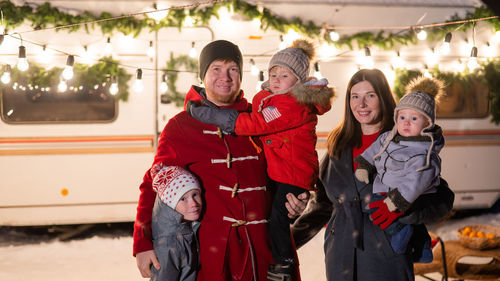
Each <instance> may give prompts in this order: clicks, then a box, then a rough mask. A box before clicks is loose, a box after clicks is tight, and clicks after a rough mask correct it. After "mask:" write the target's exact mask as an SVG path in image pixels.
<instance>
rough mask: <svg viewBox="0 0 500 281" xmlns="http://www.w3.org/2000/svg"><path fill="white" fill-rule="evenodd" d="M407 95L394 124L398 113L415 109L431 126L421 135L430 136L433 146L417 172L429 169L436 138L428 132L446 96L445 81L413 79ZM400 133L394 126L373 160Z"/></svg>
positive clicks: (395, 111) (398, 107)
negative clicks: (439, 105) (437, 109)
mask: <svg viewBox="0 0 500 281" xmlns="http://www.w3.org/2000/svg"><path fill="white" fill-rule="evenodd" d="M406 93H407V94H406V95H404V96H403V97H402V98H401V99H400V100H399V102H398V104H397V105H396V108H395V109H394V122H395V123H396V122H397V118H398V111H399V110H401V109H413V110H416V111H418V112H420V113H421V114H422V115H423V116H425V118H427V120H428V121H429V124H428V125H427V126H426V127H425V128H423V129H422V131H420V135H422V136H428V137H429V138H430V139H431V144H430V147H429V150H428V151H427V161H426V164H425V166H423V167H421V168H419V169H417V171H421V170H425V169H427V168H428V167H429V162H430V155H431V151H432V148H433V147H434V137H433V135H432V133H431V132H428V131H427V130H428V129H430V128H432V127H433V126H434V123H435V120H436V102H438V101H439V98H440V97H441V96H443V94H444V83H443V81H441V80H439V79H435V78H427V77H424V76H420V77H417V78H415V79H413V80H412V81H411V82H410V83H409V84H408V85H407V86H406ZM397 133H398V128H397V125H394V127H393V128H392V131H391V133H390V134H388V135H387V138H386V140H385V144H384V146H383V147H382V149H381V150H380V152H379V153H377V154H376V155H375V156H374V157H373V158H374V159H375V158H378V157H380V156H381V155H382V153H383V152H384V151H385V150H386V149H387V147H388V146H389V142H390V141H391V140H392V139H393V138H394V136H396V134H397Z"/></svg>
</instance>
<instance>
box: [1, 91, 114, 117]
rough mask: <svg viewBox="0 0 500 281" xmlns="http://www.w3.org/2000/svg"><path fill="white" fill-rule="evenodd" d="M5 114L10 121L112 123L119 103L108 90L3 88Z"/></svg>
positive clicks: (2, 110)
mask: <svg viewBox="0 0 500 281" xmlns="http://www.w3.org/2000/svg"><path fill="white" fill-rule="evenodd" d="M0 95H1V116H2V120H3V121H4V122H6V123H14V124H16V123H80V122H111V121H113V120H114V119H115V118H116V114H117V111H118V106H117V102H116V101H115V98H114V97H113V96H111V95H110V94H109V93H108V91H107V89H106V88H105V87H104V88H101V87H99V88H98V89H76V90H74V89H69V90H68V91H66V92H63V93H60V92H57V90H49V91H46V90H45V89H43V90H42V89H35V88H31V89H29V88H26V87H16V88H15V89H13V88H12V87H2V89H1V91H0Z"/></svg>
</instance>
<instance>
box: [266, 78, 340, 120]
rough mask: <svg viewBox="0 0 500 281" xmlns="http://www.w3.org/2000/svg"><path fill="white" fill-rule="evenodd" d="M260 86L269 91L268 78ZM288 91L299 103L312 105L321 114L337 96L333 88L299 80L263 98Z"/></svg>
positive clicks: (329, 107) (330, 106)
mask: <svg viewBox="0 0 500 281" xmlns="http://www.w3.org/2000/svg"><path fill="white" fill-rule="evenodd" d="M310 79H314V78H309V79H308V80H307V81H309V80H310ZM261 88H262V89H263V90H265V91H268V92H271V90H270V87H269V80H267V81H266V82H264V83H263V84H262V86H261ZM288 93H290V95H291V96H292V97H293V98H295V99H296V100H297V101H298V102H299V103H301V104H305V105H308V106H312V107H314V108H315V109H316V113H317V114H318V115H322V114H324V113H326V112H327V111H328V110H330V109H331V108H332V102H333V99H334V98H335V97H336V96H337V92H336V91H335V89H334V88H331V87H328V86H315V85H314V86H311V85H304V83H301V82H300V81H299V82H297V83H296V84H295V85H294V86H293V87H291V88H289V89H286V90H282V91H278V92H275V93H273V94H271V95H270V96H268V97H266V98H265V99H268V98H270V97H272V96H276V95H285V94H288Z"/></svg>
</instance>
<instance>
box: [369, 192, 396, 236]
mask: <svg viewBox="0 0 500 281" xmlns="http://www.w3.org/2000/svg"><path fill="white" fill-rule="evenodd" d="M384 200H385V199H382V200H378V201H375V202H372V203H370V204H368V207H369V208H370V209H375V208H377V209H376V210H375V211H374V212H373V213H372V214H371V215H370V219H371V220H372V222H373V224H374V225H378V226H379V227H380V228H381V229H386V228H387V227H388V226H389V225H391V223H393V222H394V221H395V220H396V219H397V218H399V217H400V216H402V215H403V213H401V212H398V211H394V212H391V211H389V208H388V207H387V204H386V203H385V202H384Z"/></svg>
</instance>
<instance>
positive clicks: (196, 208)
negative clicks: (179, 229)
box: [175, 189, 203, 221]
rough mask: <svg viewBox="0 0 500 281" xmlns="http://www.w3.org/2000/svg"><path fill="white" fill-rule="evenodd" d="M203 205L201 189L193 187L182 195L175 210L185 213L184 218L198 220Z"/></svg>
mask: <svg viewBox="0 0 500 281" xmlns="http://www.w3.org/2000/svg"><path fill="white" fill-rule="evenodd" d="M202 205H203V202H202V200H201V191H200V190H199V189H191V190H190V191H188V192H186V193H184V195H182V197H181V199H179V202H177V206H175V210H176V211H177V212H179V213H180V214H181V215H183V217H184V220H187V221H196V220H198V219H199V218H200V214H201V209H202V208H201V207H202Z"/></svg>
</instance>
